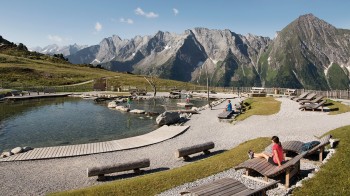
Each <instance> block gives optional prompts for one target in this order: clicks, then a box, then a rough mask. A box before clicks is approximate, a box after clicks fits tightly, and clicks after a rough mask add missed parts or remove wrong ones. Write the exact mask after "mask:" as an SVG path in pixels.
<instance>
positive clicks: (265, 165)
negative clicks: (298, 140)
mask: <svg viewBox="0 0 350 196" xmlns="http://www.w3.org/2000/svg"><path fill="white" fill-rule="evenodd" d="M305 154H306V152H304V153H301V154H299V155H297V156H295V157H294V158H292V159H290V160H289V161H287V162H285V163H283V164H282V165H281V166H280V167H279V166H277V165H274V164H271V163H269V162H268V161H267V160H266V159H264V158H254V159H249V160H247V161H245V162H243V163H241V164H239V165H238V166H237V167H235V169H243V168H244V169H246V174H247V175H250V173H251V172H252V171H256V172H258V173H260V174H261V175H263V176H264V177H265V181H267V180H268V178H271V177H275V176H277V175H279V174H282V173H285V174H286V175H285V186H286V187H287V188H288V187H289V185H290V183H289V181H290V179H291V178H292V177H293V176H295V175H296V174H298V173H299V172H300V159H301V158H303V157H304V156H305Z"/></svg>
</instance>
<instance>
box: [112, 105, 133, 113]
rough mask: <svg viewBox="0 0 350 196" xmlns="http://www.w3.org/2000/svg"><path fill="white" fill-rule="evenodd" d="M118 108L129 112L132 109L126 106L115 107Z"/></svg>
mask: <svg viewBox="0 0 350 196" xmlns="http://www.w3.org/2000/svg"><path fill="white" fill-rule="evenodd" d="M115 109H116V110H119V111H123V112H129V111H130V109H129V108H127V107H125V106H117V107H115Z"/></svg>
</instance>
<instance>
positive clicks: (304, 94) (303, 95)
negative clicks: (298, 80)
mask: <svg viewBox="0 0 350 196" xmlns="http://www.w3.org/2000/svg"><path fill="white" fill-rule="evenodd" d="M308 94H309V93H308V92H305V93H303V94H301V95H299V97H297V96H293V97H290V99H291V100H295V99H299V98H305V97H306V96H307V95H308Z"/></svg>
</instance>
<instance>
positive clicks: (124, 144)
mask: <svg viewBox="0 0 350 196" xmlns="http://www.w3.org/2000/svg"><path fill="white" fill-rule="evenodd" d="M188 128H189V126H167V125H164V126H162V127H160V128H159V129H157V130H155V131H152V132H150V133H147V134H145V135H140V136H136V137H131V138H126V139H120V140H113V141H107V142H98V143H89V144H78V145H69V146H55V147H45V148H35V149H34V150H31V151H28V152H25V153H20V154H16V155H12V156H10V157H6V158H2V159H0V162H7V161H24V160H38V159H52V158H62V157H74V156H81V155H88V154H96V153H104V152H112V151H118V150H126V149H132V148H138V147H143V146H147V145H151V144H155V143H159V142H162V141H164V140H167V139H170V138H173V137H175V136H177V135H179V134H181V133H183V132H184V131H186V130H187V129H188Z"/></svg>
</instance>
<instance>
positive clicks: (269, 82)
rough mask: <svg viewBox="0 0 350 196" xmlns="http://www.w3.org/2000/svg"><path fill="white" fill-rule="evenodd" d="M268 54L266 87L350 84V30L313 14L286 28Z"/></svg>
mask: <svg viewBox="0 0 350 196" xmlns="http://www.w3.org/2000/svg"><path fill="white" fill-rule="evenodd" d="M264 55H265V57H264V58H263V59H262V60H261V66H260V69H261V70H262V78H265V80H264V82H265V85H266V86H281V87H294V88H307V89H323V90H326V89H347V88H348V87H349V86H348V85H349V70H350V62H349V61H350V31H349V30H342V29H337V28H335V27H334V26H332V25H330V24H328V23H326V22H325V21H323V20H320V19H318V18H317V17H315V16H313V15H312V14H308V15H303V16H300V17H299V18H298V19H296V20H295V21H293V22H292V23H290V24H289V25H288V26H286V27H285V28H284V29H282V31H281V32H279V33H278V36H277V37H276V38H275V39H274V40H273V44H271V47H270V48H269V50H268V52H267V53H266V54H264ZM335 66H336V67H335ZM334 78H342V79H341V80H335V79H334ZM346 78H347V79H346Z"/></svg>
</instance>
